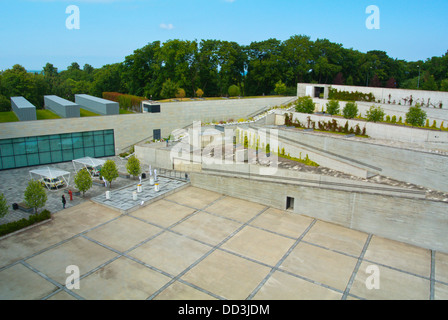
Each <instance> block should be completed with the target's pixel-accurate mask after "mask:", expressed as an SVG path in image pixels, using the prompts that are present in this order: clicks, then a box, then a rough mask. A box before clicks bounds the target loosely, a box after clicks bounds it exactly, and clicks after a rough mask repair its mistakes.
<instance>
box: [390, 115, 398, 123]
mask: <svg viewBox="0 0 448 320" xmlns="http://www.w3.org/2000/svg"><path fill="white" fill-rule="evenodd" d="M391 122H392V123H396V122H397V116H396V115H393V116H392V120H391Z"/></svg>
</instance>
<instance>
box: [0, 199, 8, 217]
mask: <svg viewBox="0 0 448 320" xmlns="http://www.w3.org/2000/svg"><path fill="white" fill-rule="evenodd" d="M8 212H9V208H8V204H7V203H6V198H5V196H4V195H3V193H2V194H0V218H3V217H4V216H6V215H7V214H8Z"/></svg>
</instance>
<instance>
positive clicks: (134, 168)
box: [126, 156, 142, 177]
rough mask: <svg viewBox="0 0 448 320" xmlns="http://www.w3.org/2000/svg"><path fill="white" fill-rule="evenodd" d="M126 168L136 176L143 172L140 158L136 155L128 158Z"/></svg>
mask: <svg viewBox="0 0 448 320" xmlns="http://www.w3.org/2000/svg"><path fill="white" fill-rule="evenodd" d="M126 170H127V171H128V173H129V174H130V175H133V176H134V177H136V176H138V175H139V174H140V173H141V172H142V168H141V165H140V160H138V159H137V158H136V157H135V156H132V157H130V158H129V159H128V163H127V164H126Z"/></svg>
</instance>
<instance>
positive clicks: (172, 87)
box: [160, 79, 179, 99]
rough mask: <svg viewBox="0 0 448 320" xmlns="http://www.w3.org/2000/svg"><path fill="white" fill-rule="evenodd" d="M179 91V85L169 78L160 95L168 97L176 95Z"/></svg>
mask: <svg viewBox="0 0 448 320" xmlns="http://www.w3.org/2000/svg"><path fill="white" fill-rule="evenodd" d="M178 92H179V85H178V84H177V83H175V82H173V81H171V79H168V80H166V81H165V82H164V83H163V85H162V91H161V92H160V95H161V96H162V98H166V99H168V98H173V97H175V96H176V94H177V93H178Z"/></svg>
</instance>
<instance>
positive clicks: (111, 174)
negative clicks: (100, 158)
mask: <svg viewBox="0 0 448 320" xmlns="http://www.w3.org/2000/svg"><path fill="white" fill-rule="evenodd" d="M101 175H102V176H103V177H104V179H106V181H107V182H109V188H111V187H112V181H113V180H115V179H116V178H118V168H117V165H116V164H115V161H113V160H106V162H105V163H104V164H103V167H102V168H101Z"/></svg>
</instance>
